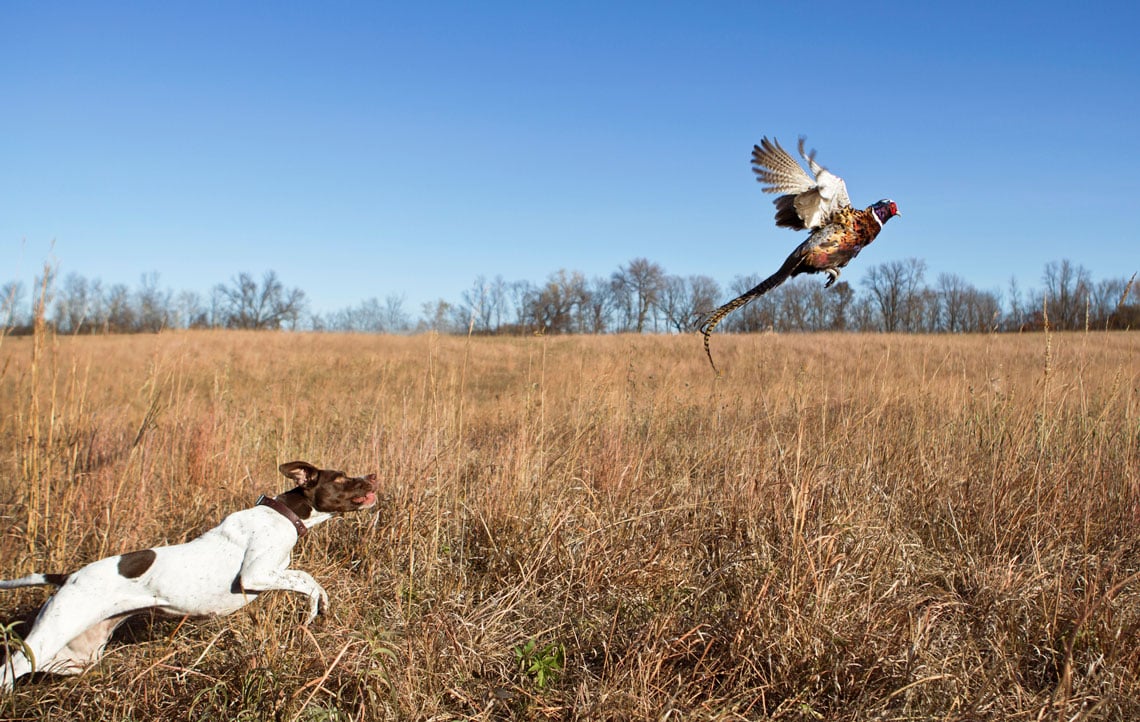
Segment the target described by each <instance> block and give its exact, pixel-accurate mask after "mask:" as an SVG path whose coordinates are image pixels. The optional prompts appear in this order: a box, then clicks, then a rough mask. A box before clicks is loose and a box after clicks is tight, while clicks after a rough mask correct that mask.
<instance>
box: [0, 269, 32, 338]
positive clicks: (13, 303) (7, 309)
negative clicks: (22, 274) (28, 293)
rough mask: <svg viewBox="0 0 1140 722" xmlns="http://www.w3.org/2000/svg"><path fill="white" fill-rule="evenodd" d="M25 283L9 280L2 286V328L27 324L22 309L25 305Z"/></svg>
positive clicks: (0, 323)
mask: <svg viewBox="0 0 1140 722" xmlns="http://www.w3.org/2000/svg"><path fill="white" fill-rule="evenodd" d="M24 293H25V291H24V284H23V283H21V282H19V281H8V282H7V283H5V284H4V285H3V286H0V328H18V327H21V326H24V325H26V324H27V318H26V316H25V315H24V314H23V313H22V312H21V311H20V308H21V307H22V306H23V305H24Z"/></svg>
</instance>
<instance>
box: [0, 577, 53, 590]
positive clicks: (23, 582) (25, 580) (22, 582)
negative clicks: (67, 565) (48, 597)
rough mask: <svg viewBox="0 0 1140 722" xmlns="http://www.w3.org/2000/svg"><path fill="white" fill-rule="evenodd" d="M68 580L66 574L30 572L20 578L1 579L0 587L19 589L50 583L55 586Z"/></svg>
mask: <svg viewBox="0 0 1140 722" xmlns="http://www.w3.org/2000/svg"><path fill="white" fill-rule="evenodd" d="M66 581H67V575H66V574H29V575H28V576H26V577H20V578H19V579H0V589H19V588H20V587H39V586H43V585H45V584H50V585H52V586H55V587H60V586H63V583H64V582H66Z"/></svg>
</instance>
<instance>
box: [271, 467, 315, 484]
mask: <svg viewBox="0 0 1140 722" xmlns="http://www.w3.org/2000/svg"><path fill="white" fill-rule="evenodd" d="M277 468H278V469H279V470H280V471H281V473H282V474H284V475H285V476H287V477H289V478H290V479H292V480H294V481H296V482H297V483H298V484H300V485H301V486H308V485H310V484H313V483H316V481H317V476H318V475H319V474H320V473H321V470H320V469H318V468H317V467H315V466H313V465H312V464H310V463H309V462H307V461H290V462H288V463H285V464H282V465H281V466H279V467H277Z"/></svg>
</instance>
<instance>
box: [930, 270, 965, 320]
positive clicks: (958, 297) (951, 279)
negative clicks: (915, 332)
mask: <svg viewBox="0 0 1140 722" xmlns="http://www.w3.org/2000/svg"><path fill="white" fill-rule="evenodd" d="M937 287H938V295H939V296H940V301H941V311H942V313H941V318H942V323H941V328H943V329H944V330H946V331H949V332H950V333H958V332H960V331H964V330H965V329H964V328H963V326H964V325H965V323H966V299H967V295H968V294H969V293H970V291H972V290H973V288H972V287H971V286H970V284H968V283H966V280H965V279H964V278H962V277H961V276H959V275H957V274H954V273H940V274H938V281H937Z"/></svg>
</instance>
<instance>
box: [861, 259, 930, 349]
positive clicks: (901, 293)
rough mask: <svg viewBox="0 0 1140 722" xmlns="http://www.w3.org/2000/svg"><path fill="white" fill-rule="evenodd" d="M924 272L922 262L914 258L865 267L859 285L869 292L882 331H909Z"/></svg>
mask: <svg viewBox="0 0 1140 722" xmlns="http://www.w3.org/2000/svg"><path fill="white" fill-rule="evenodd" d="M925 273H926V263H925V262H924V261H922V260H920V259H917V258H908V259H906V260H904V261H890V262H888V263H880V264H879V265H877V266H872V267H871V268H870V269H869V270H868V272H867V275H866V277H864V279H863V285H864V286H866V287H867V290H868V291H869V292H870V293H871V298H872V300H873V303H874V305H875V308H876V310H877V311H878V312H879V319H880V321H881V323H882V328H883V330H884V331H887V332H890V333H893V332H895V331H907V330H913V328H912V322H913V321H916V320H917V316H918V314H917V311H918V308H919V305H920V298H919V290H920V289H921V287H922V277H923V275H924V274H925Z"/></svg>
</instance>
